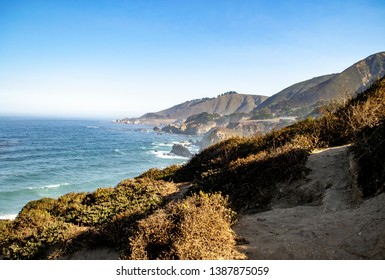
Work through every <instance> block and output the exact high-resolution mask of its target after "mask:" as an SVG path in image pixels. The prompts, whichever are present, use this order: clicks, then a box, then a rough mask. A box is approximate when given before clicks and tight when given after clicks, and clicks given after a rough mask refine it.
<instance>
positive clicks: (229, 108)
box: [140, 92, 268, 119]
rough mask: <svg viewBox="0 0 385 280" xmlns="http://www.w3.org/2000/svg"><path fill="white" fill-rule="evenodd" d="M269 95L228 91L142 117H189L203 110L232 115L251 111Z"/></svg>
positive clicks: (142, 117) (210, 112)
mask: <svg viewBox="0 0 385 280" xmlns="http://www.w3.org/2000/svg"><path fill="white" fill-rule="evenodd" d="M267 98H268V97H267V96H263V95H251V94H239V93H236V92H228V93H224V94H222V95H219V96H218V97H216V98H202V99H195V100H191V101H187V102H184V103H182V104H178V105H175V106H173V107H171V108H168V109H165V110H162V111H159V112H156V113H147V114H145V115H143V116H141V117H140V119H148V118H169V119H187V118H188V117H190V116H192V115H196V114H200V113H203V112H206V113H209V114H219V115H231V114H233V113H250V112H251V111H253V109H255V108H256V107H257V106H258V105H260V104H261V103H262V102H263V101H265V100H266V99H267Z"/></svg>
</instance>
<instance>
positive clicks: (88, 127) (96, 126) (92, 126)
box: [87, 125, 99, 128]
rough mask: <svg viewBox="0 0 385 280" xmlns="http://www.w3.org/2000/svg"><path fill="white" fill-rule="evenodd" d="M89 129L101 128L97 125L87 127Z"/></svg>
mask: <svg viewBox="0 0 385 280" xmlns="http://www.w3.org/2000/svg"><path fill="white" fill-rule="evenodd" d="M87 128H99V126H95V125H87Z"/></svg>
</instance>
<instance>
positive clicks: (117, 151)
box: [115, 149, 125, 155]
mask: <svg viewBox="0 0 385 280" xmlns="http://www.w3.org/2000/svg"><path fill="white" fill-rule="evenodd" d="M115 153H118V154H120V155H125V153H123V152H121V151H120V150H119V149H115Z"/></svg>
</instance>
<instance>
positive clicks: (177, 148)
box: [170, 144, 192, 158]
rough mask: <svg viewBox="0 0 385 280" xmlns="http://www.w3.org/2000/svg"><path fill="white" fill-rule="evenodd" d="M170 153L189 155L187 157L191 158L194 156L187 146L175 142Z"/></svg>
mask: <svg viewBox="0 0 385 280" xmlns="http://www.w3.org/2000/svg"><path fill="white" fill-rule="evenodd" d="M170 153H171V154H174V155H177V156H180V157H187V158H190V157H191V156H192V153H191V152H190V151H189V150H188V149H187V148H186V147H185V146H183V145H181V144H174V145H173V146H172V149H171V152H170Z"/></svg>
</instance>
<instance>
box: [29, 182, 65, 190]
mask: <svg viewBox="0 0 385 280" xmlns="http://www.w3.org/2000/svg"><path fill="white" fill-rule="evenodd" d="M68 185H69V184H68V183H63V184H52V185H47V186H40V187H29V188H28V189H29V190H42V189H57V188H59V187H61V186H68Z"/></svg>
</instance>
